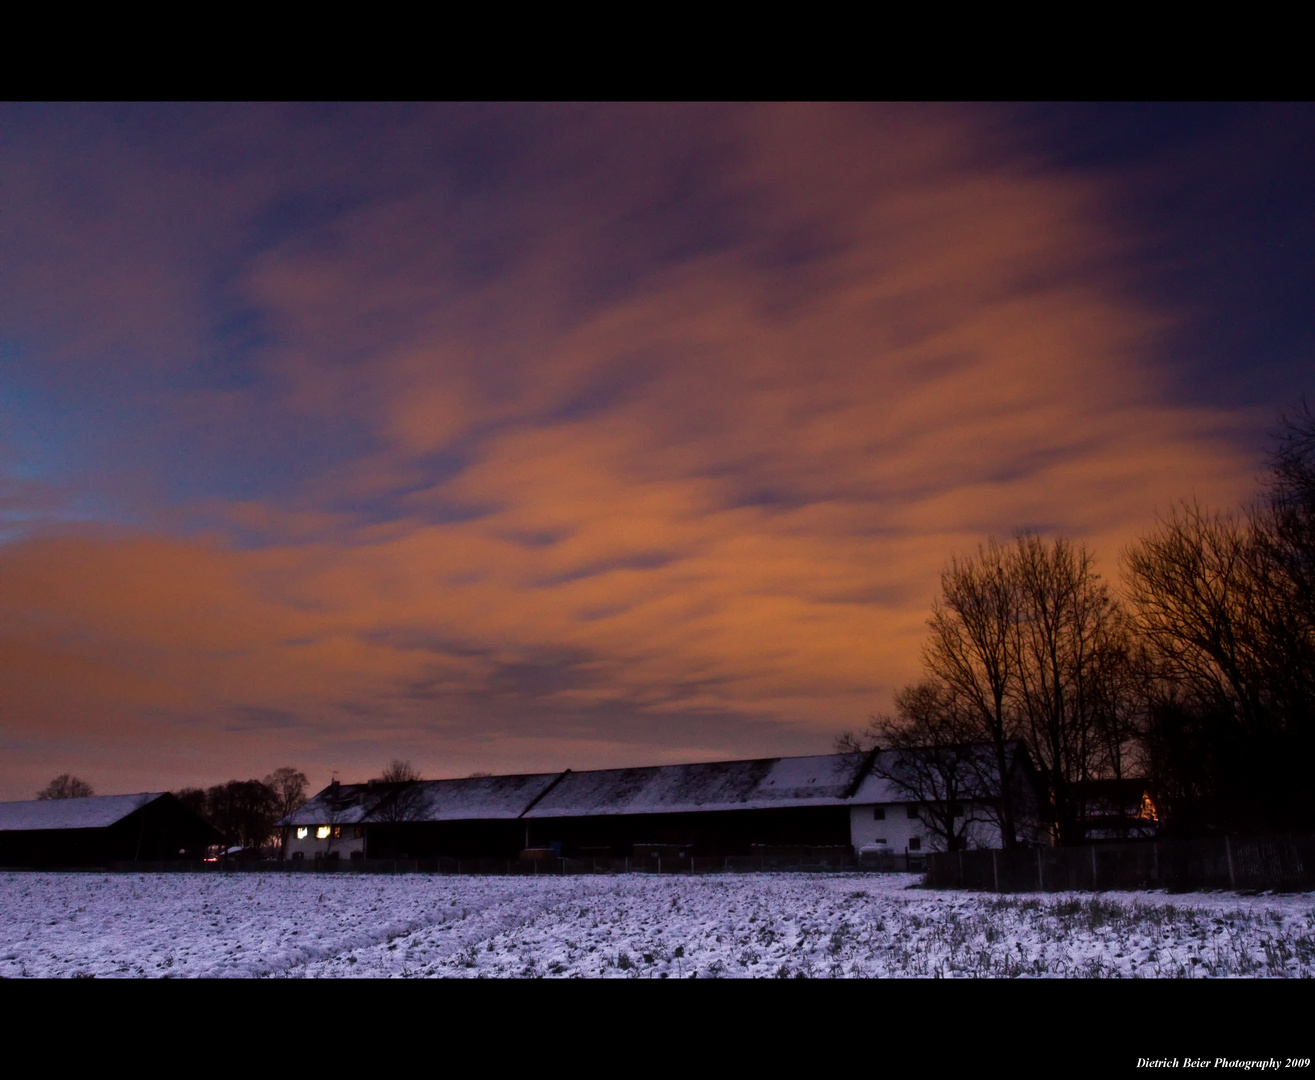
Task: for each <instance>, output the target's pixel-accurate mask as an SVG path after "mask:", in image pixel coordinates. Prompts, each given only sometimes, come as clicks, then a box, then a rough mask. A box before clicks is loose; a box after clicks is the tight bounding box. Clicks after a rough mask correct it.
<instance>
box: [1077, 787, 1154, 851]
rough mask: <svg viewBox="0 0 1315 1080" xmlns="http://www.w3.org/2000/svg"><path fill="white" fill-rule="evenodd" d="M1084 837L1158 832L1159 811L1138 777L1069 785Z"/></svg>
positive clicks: (1124, 837) (1136, 836)
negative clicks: (1071, 787) (1071, 788)
mask: <svg viewBox="0 0 1315 1080" xmlns="http://www.w3.org/2000/svg"><path fill="white" fill-rule="evenodd" d="M1073 799H1074V801H1075V802H1076V804H1077V806H1078V810H1079V818H1078V823H1079V826H1080V827H1081V829H1082V836H1083V839H1085V840H1091V841H1099V840H1146V839H1149V838H1151V837H1153V836H1156V835H1158V833H1159V829H1160V812H1159V809H1158V808H1157V806H1156V804H1155V799H1154V797H1153V796H1152V794H1151V789H1150V785H1149V784H1148V783H1147V782H1146V781H1145V780H1141V779H1127V778H1125V779H1122V780H1087V781H1085V782H1083V783H1080V784H1075V785H1074V786H1073Z"/></svg>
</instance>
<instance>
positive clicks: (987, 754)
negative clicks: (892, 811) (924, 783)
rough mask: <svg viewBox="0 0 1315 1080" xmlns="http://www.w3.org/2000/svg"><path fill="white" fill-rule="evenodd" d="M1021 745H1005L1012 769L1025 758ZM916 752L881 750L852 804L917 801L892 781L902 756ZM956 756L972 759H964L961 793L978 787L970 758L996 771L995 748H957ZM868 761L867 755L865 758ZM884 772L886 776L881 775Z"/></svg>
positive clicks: (979, 767) (982, 768)
mask: <svg viewBox="0 0 1315 1080" xmlns="http://www.w3.org/2000/svg"><path fill="white" fill-rule="evenodd" d="M1020 750H1021V744H1020V743H1018V742H1016V741H1015V742H1010V743H1006V744H1005V761H1006V766H1007V767H1008V768H1010V769H1012V768H1013V767H1014V766H1015V765H1017V764H1019V763H1021V761H1022V760H1023V757H1025V756H1026V755H1025V754H1024V755H1022V756H1021V757H1020V754H1019V751H1020ZM912 752H913V751H903V750H882V751H881V752H879V753H878V754H876V755H875V756H874V757H873V758H872V765H871V767H870V768H869V769H868V771H867V774H866V775H865V776H864V777H863V779H862V780H861V781H860V782H859V784H858V786H857V788H855V790H854V794H853V797H852V798H850V800H849V801H850V802H851V803H853V804H855V805H860V806H866V805H867V804H869V803H876V804H880V803H901V802H902V803H907V802H913V801H916V800H913V799H910V797H909V792H908V789H907V788H904V787H901V786H900V785H899V784H898V783H896V782H895V781H893V780H891V779H890V778H889V777H890V774H891V773H892V772H893V771H895V767H896V765H897V763H898V762H899V759H900V756H901V754H905V753H912ZM955 752H956V753H959V754H967V755H969V759H964V758H961V759H960V760H961V761H962V772H961V773H960V776H961V777H962V784H963V787H962V790H963V791H965V792H971V791H972V790H973V789H974V788H975V787H976V786H977V785H975V784H974V783H973V768H970V758H971V757H975V758H976V759H977V765H976V766H975V768H976V770H977V771H978V772H979V773H981V772H986V773H988V774H989V772H990V771H991V770H993V769H994V768H995V750H994V748H993V747H991V746H989V745H987V744H985V743H981V744H978V745H974V746H965V747H959V748H956V749H955ZM864 757H865V758H866V757H867V755H864ZM883 773H885V774H886V775H884V776H883V775H882V774H883Z"/></svg>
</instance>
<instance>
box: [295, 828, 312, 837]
mask: <svg viewBox="0 0 1315 1080" xmlns="http://www.w3.org/2000/svg"><path fill="white" fill-rule="evenodd" d="M308 836H310V829H308V828H307V827H306V826H305V825H299V826H298V827H297V839H298V840H305V839H306V837H308Z"/></svg>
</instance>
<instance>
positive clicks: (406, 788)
mask: <svg viewBox="0 0 1315 1080" xmlns="http://www.w3.org/2000/svg"><path fill="white" fill-rule="evenodd" d="M560 775H561V774H560V773H527V774H522V775H512V776H470V777H466V778H464V779H460V780H420V781H416V782H413V783H405V784H385V783H374V784H339V785H338V789H337V795H336V796H335V795H334V794H333V790H334V789H333V788H332V787H331V786H330V787H328V788H325V789H324V790H323V791H321V792H320V793H319V794H318V795H316V796H315V798H313V799H311V800H310V801H309V802H307V803H306V804H304V805H303V806H302V807H301V808H300V809H299V810H297V811H295V812H293V813H292V814H289V815H288V816H287V817H286V818H284V819H283V821H282V822H281V824H284V825H325V824H334V825H353V824H357V823H360V822H367V821H396V820H401V821H481V820H510V819H514V818H518V817H520V815H521V814H522V813H524V811H525V808H526V807H527V806H529V805H530V804H531V803H533V802H534V800H535V799H536V798H538V797H539V795H541V794H542V793H543V791H544V790H545V789H546V788H547V787H548V786H549V785H550V784H552V782H553V781H554V780H556V779H557V778H558V777H559V776H560Z"/></svg>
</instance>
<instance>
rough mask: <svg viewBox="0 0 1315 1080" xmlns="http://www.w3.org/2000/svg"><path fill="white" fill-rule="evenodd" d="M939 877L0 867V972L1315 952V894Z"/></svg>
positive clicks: (379, 972) (760, 969)
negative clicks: (970, 883)
mask: <svg viewBox="0 0 1315 1080" xmlns="http://www.w3.org/2000/svg"><path fill="white" fill-rule="evenodd" d="M919 881H920V878H919V877H918V876H916V875H905V874H770V873H768V874H743V875H731V874H726V875H709V876H700V877H680V876H675V875H670V876H661V877H658V876H650V875H643V874H630V875H617V876H597V877H595V876H581V877H564V878H563V877H546V876H545V877H537V878H536V877H528V878H527V877H429V876H425V875H419V874H408V875H399V876H396V877H393V876H381V875H365V874H361V875H356V874H350V875H349V874H337V875H319V874H287V875H284V874H278V873H244V874H222V875H221V874H85V873H79V874H59V873H0V976H10V977H15V976H19V977H21V976H37V977H52V976H55V977H78V976H81V977H86V976H100V977H105V976H126V977H141V976H168V977H172V976H238V977H249V976H281V977H282V976H293V977H300V976H314V977H346V976H352V977H360V976H369V977H380V976H386V977H393V976H402V977H406V976H415V977H425V976H427V977H466V978H471V977H495V978H512V977H538V976H548V977H582V976H583V977H588V978H596V977H610V978H616V977H620V978H690V977H694V976H697V977H699V978H707V977H759V978H761V977H777V978H795V977H806V978H816V977H849V976H857V977H972V976H986V977H1014V976H1024V977H1037V976H1041V977H1065V976H1081V977H1111V976H1136V977H1169V978H1197V977H1208V976H1237V975H1242V976H1285V977H1293V976H1300V977H1310V976H1311V975H1312V974H1315V894H1310V893H1304V894H1295V895H1277V896H1276V895H1261V896H1241V895H1238V894H1236V893H1192V894H1177V895H1170V894H1167V893H1163V892H1155V893H1151V892H1141V893H1128V892H1117V893H1115V892H1110V893H1098V894H1090V893H1048V894H1025V893H1024V894H1015V895H1009V896H996V895H994V894H990V893H973V892H934V891H931V890H926V889H922V888H917V887H916V886H917V884H918V882H919Z"/></svg>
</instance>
